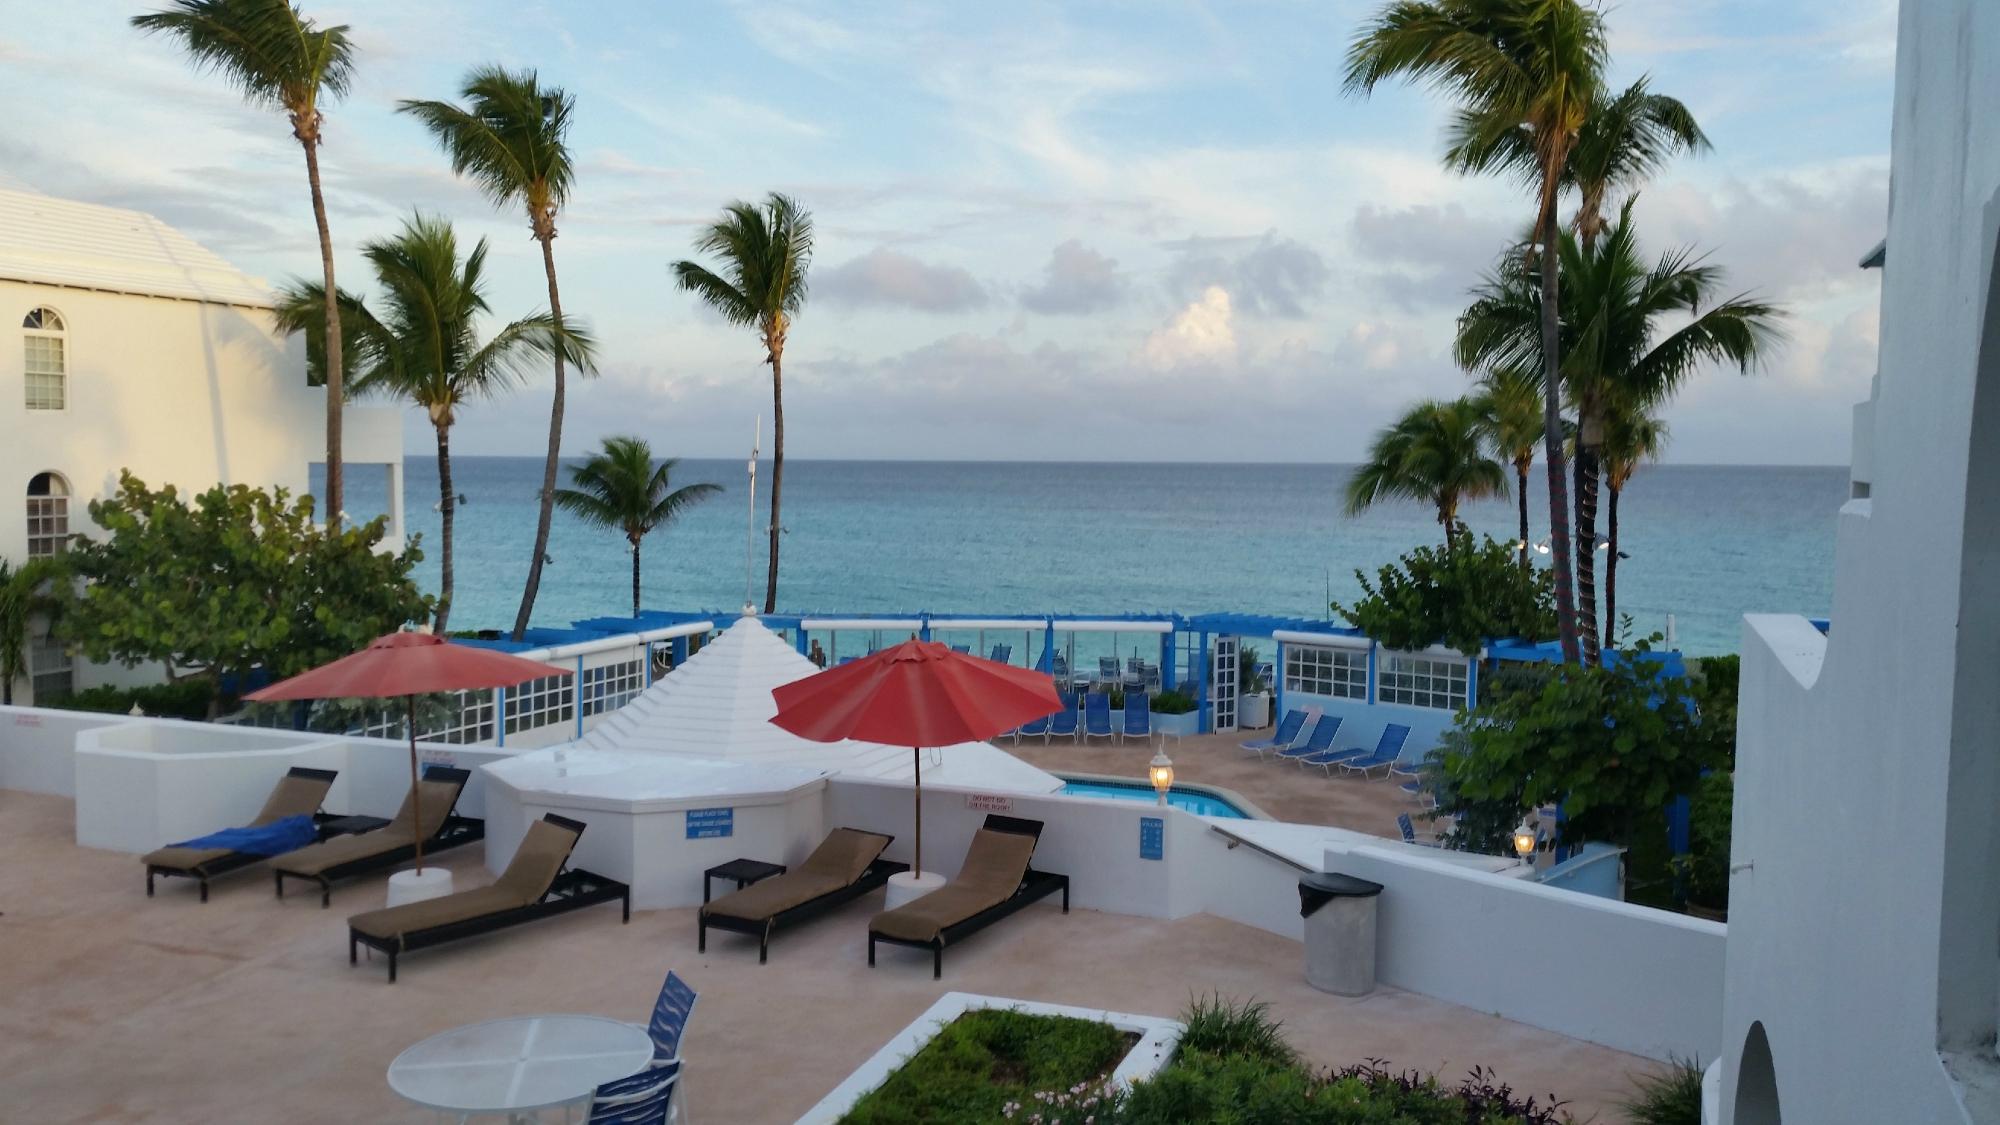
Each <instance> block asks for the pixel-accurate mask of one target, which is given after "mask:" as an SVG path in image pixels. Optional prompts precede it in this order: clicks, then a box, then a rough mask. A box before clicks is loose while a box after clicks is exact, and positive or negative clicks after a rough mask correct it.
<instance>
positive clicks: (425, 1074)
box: [389, 1015, 653, 1122]
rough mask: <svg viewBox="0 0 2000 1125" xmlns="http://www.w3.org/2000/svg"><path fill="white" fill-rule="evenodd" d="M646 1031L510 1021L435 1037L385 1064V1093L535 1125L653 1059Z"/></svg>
mask: <svg viewBox="0 0 2000 1125" xmlns="http://www.w3.org/2000/svg"><path fill="white" fill-rule="evenodd" d="M652 1057H653V1042H652V1040H651V1039H649V1038H647V1036H646V1029H645V1028H643V1027H635V1026H633V1025H632V1024H629V1023H620V1022H619V1021H617V1020H613V1019H606V1018H604V1017H603V1016H570V1015H546V1016H516V1017H512V1018H509V1019H498V1020H486V1021H484V1022H483V1023H475V1024H467V1025H466V1026H464V1027H459V1028H453V1029H452V1030H450V1031H445V1032H440V1033H438V1034H436V1035H433V1036H431V1037H430V1038H429V1039H425V1040H423V1041H422V1042H420V1043H416V1044H413V1045H412V1046H410V1047H409V1048H407V1049H405V1050H404V1051H403V1053H402V1054H400V1055H397V1056H396V1061H394V1062H392V1063H390V1064H389V1088H390V1089H391V1090H394V1091H395V1092H396V1093H397V1094H399V1095H401V1096H402V1097H403V1098H405V1099H406V1100H408V1101H412V1102H415V1103H416V1104H418V1105H420V1106H424V1107H426V1108H428V1109H436V1110H443V1111H445V1112H448V1113H455V1114H460V1115H471V1114H503V1113H504V1114H506V1115H507V1118H508V1120H509V1121H515V1122H519V1121H529V1120H534V1119H535V1115H537V1114H539V1113H540V1111H541V1110H544V1109H550V1108H553V1107H556V1106H566V1105H570V1104H573V1103H576V1102H579V1101H582V1100H583V1099H585V1098H588V1097H589V1096H590V1095H591V1093H592V1092H593V1091H595V1090H596V1089H597V1087H598V1085H599V1084H600V1083H604V1082H609V1081H611V1080H612V1079H614V1078H624V1077H625V1076H627V1075H630V1074H637V1073H638V1072H639V1071H641V1070H643V1069H645V1066H646V1064H647V1063H648V1062H650V1061H652Z"/></svg>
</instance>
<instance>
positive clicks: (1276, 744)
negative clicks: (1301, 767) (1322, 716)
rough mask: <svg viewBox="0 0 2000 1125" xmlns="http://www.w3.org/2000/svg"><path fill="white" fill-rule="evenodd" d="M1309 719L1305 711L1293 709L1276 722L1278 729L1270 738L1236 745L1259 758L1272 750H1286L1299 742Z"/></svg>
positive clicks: (1254, 739)
mask: <svg viewBox="0 0 2000 1125" xmlns="http://www.w3.org/2000/svg"><path fill="white" fill-rule="evenodd" d="M1311 717H1312V716H1311V715H1310V714H1308V713H1307V712H1306V711H1304V710H1301V709H1300V708H1297V707H1294V708H1292V709H1291V710H1289V711H1287V712H1285V717H1284V718H1282V719H1280V720H1278V729H1277V730H1275V731H1273V732H1272V734H1271V737H1269V738H1253V739H1251V740H1250V741H1248V742H1240V743H1238V744H1237V745H1239V746H1241V747H1243V748H1244V749H1245V750H1248V751H1250V752H1251V753H1253V754H1255V755H1257V756H1258V757H1259V758H1261V757H1263V756H1264V755H1265V753H1267V752H1269V751H1272V750H1284V749H1287V748H1289V747H1290V746H1291V745H1292V744H1293V743H1294V742H1297V741H1298V740H1299V735H1300V734H1301V733H1303V732H1304V731H1305V729H1306V720H1307V719H1309V718H1311Z"/></svg>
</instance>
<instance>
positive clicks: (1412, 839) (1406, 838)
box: [1396, 813, 1444, 848]
mask: <svg viewBox="0 0 2000 1125" xmlns="http://www.w3.org/2000/svg"><path fill="white" fill-rule="evenodd" d="M1396 830H1397V831H1399V832H1401V833H1402V834H1403V842H1404V843H1405V844H1415V845H1416V846H1418V847H1420V848H1442V847H1444V844H1443V843H1442V842H1440V841H1437V840H1419V839H1417V826H1416V825H1415V824H1413V823H1411V821H1410V814H1409V813H1397V814H1396Z"/></svg>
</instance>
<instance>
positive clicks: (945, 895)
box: [868, 828, 1035, 941]
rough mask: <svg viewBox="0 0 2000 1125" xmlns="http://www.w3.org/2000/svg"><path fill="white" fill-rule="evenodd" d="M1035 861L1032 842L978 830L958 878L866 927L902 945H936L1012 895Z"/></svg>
mask: <svg viewBox="0 0 2000 1125" xmlns="http://www.w3.org/2000/svg"><path fill="white" fill-rule="evenodd" d="M1034 857H1035V838H1034V837H1033V836H1025V835H1022V834H1021V833H1019V832H998V831H994V830H993V829H990V828H982V829H980V830H979V831H978V832H977V833H975V834H974V835H973V837H972V847H971V849H970V850H968V851H967V852H966V853H965V866H964V867H962V868H960V869H959V872H958V877H957V878H955V879H953V880H952V881H951V882H949V883H946V884H945V885H944V886H942V887H939V888H938V889H937V890H934V891H932V892H931V893H929V894H927V895H925V896H923V897H922V898H920V899H917V900H916V901H914V902H909V903H905V904H903V905H902V906H899V907H897V908H896V909H894V910H885V911H883V912H882V913H880V914H877V915H876V916H875V918H874V920H873V921H871V922H869V923H868V929H869V930H870V931H871V932H873V933H878V934H881V935H883V936H885V937H892V938H900V939H902V940H904V941H935V940H937V937H938V934H939V933H941V932H942V931H943V930H944V928H945V927H946V926H954V925H957V924H958V923H960V922H963V921H965V920H966V919H967V918H970V917H972V916H973V915H974V914H977V913H979V912H980V911H982V910H985V909H987V908H988V907H992V906H998V905H1000V904H1001V903H1003V902H1005V901H1007V900H1008V899H1009V898H1011V897H1013V894H1014V892H1015V891H1017V890H1019V889H1020V887H1021V879H1022V878H1023V877H1024V876H1025V875H1027V873H1028V861H1029V860H1032V859H1033V858H1034Z"/></svg>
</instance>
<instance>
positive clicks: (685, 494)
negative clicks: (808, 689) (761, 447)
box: [556, 437, 722, 617]
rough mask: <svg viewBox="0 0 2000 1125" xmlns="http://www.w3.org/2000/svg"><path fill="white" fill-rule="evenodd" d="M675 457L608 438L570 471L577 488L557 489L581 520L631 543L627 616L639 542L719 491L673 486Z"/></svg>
mask: <svg viewBox="0 0 2000 1125" xmlns="http://www.w3.org/2000/svg"><path fill="white" fill-rule="evenodd" d="M679 464H680V461H679V460H678V459H675V458H668V459H667V460H665V461H655V460H653V447H652V446H650V445H647V444H646V442H645V439H643V438H636V437H608V438H605V439H604V447H603V449H601V450H600V451H599V452H596V453H593V454H591V455H590V458H589V459H588V460H586V461H585V462H584V463H583V464H581V465H578V466H577V467H575V468H573V469H571V470H570V471H569V482H570V483H571V484H573V485H575V486H576V487H574V488H559V489H557V490H556V504H557V505H558V506H560V507H561V508H562V510H563V511H565V512H568V513H570V514H571V515H573V516H575V517H577V518H578V519H581V520H582V521H584V522H585V523H588V524H594V525H596V526H598V527H604V528H610V529H611V530H613V531H618V532H622V533H623V534H624V536H625V542H626V543H628V544H630V546H631V548H632V616H634V617H637V616H639V544H640V543H641V542H642V541H644V539H645V538H646V536H647V535H649V534H651V533H652V532H654V531H655V530H657V529H659V528H661V527H664V526H666V525H667V524H670V523H672V522H673V521H674V520H675V519H676V518H677V517H678V516H680V514H681V513H682V512H685V511H686V510H687V509H689V508H692V507H693V506H695V505H696V504H699V503H701V502H702V501H703V500H706V499H708V498H709V497H711V496H714V495H715V494H717V493H719V492H721V491H722V486H721V485H719V484H684V485H682V486H681V487H679V488H675V487H673V484H672V476H673V471H674V467H675V466H676V465H679Z"/></svg>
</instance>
